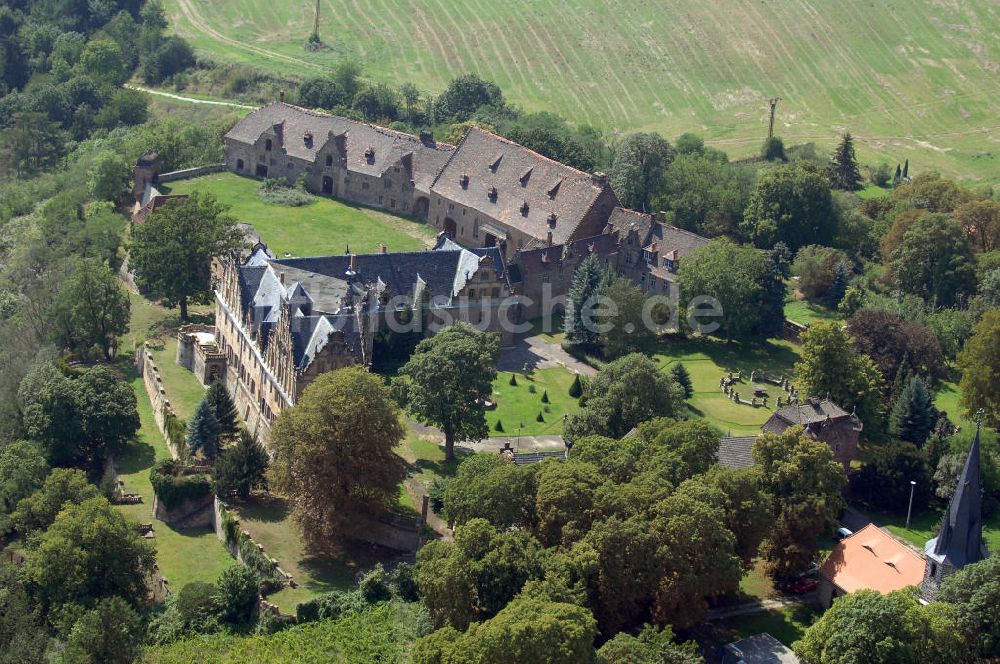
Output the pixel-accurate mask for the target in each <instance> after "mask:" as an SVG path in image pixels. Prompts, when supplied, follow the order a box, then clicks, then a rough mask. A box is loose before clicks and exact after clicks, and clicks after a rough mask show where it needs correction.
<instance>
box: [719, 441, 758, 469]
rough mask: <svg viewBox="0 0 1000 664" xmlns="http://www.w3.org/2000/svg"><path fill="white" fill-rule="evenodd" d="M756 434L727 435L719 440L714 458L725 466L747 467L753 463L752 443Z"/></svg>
mask: <svg viewBox="0 0 1000 664" xmlns="http://www.w3.org/2000/svg"><path fill="white" fill-rule="evenodd" d="M756 440H757V436H727V437H725V438H723V439H722V440H720V441H719V451H718V452H717V453H716V455H715V458H716V460H717V461H718V462H719V465H720V466H725V467H726V468H749V467H750V466H752V465H753V453H752V450H753V444H754V441H756Z"/></svg>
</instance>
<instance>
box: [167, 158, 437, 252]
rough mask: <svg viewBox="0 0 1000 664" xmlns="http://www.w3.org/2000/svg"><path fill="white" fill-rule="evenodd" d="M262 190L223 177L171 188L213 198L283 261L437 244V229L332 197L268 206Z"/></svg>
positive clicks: (253, 183) (229, 175)
mask: <svg viewBox="0 0 1000 664" xmlns="http://www.w3.org/2000/svg"><path fill="white" fill-rule="evenodd" d="M259 186H260V181H259V180H254V179H252V178H245V177H240V176H238V175H235V174H233V173H220V174H216V175H206V176H204V177H200V178H194V179H191V180H181V181H179V182H175V183H171V185H170V187H169V189H170V193H173V194H187V193H191V192H192V191H199V192H208V193H211V194H213V195H214V196H215V197H216V198H217V199H218V200H219V201H220V202H222V203H225V204H226V205H229V206H230V207H231V214H232V215H233V216H234V217H235V218H236V219H237V220H238V221H241V222H245V223H248V224H252V225H253V227H254V228H255V229H257V232H258V233H259V234H260V236H261V237H262V238H263V239H264V242H266V243H267V245H268V247H269V248H270V249H271V251H273V252H274V253H275V255H277V256H282V255H284V254H285V253H286V252H287V253H290V254H292V255H293V256H324V255H333V254H342V253H344V251H345V249H346V247H348V246H350V248H351V251H353V252H355V253H375V252H377V251H378V246H379V243H383V244H385V245H386V246H388V247H389V251H419V250H421V249H425V248H427V247H429V246H431V245H432V244H433V241H434V231H433V229H432V228H430V227H429V226H427V225H425V224H421V223H418V222H416V221H412V220H410V219H406V218H403V217H396V216H393V215H390V214H386V213H384V212H379V211H376V210H371V209H368V208H364V207H361V206H357V205H350V204H348V203H344V202H341V201H335V200H333V199H330V198H323V197H316V199H315V200H314V201H313V202H312V203H310V204H309V205H304V206H301V207H285V206H281V205H272V204H270V203H265V202H264V201H262V200H261V199H260V196H259V195H258V194H257V188H258V187H259ZM163 188H164V189H167V187H163Z"/></svg>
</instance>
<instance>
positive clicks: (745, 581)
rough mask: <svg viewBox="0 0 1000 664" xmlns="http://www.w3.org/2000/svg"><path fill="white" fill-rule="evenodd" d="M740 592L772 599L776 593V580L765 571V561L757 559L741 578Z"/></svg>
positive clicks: (749, 595) (752, 596) (759, 597)
mask: <svg viewBox="0 0 1000 664" xmlns="http://www.w3.org/2000/svg"><path fill="white" fill-rule="evenodd" d="M740 592H741V593H742V594H743V595H747V596H748V597H750V598H756V599H771V598H772V597H774V595H775V590H774V582H773V581H772V580H771V577H769V576H768V575H767V573H766V572H765V571H764V562H763V561H762V560H755V561H754V566H753V567H751V568H750V569H749V570H748V571H747V573H746V574H744V575H743V578H742V579H740Z"/></svg>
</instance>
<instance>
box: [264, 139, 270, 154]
mask: <svg viewBox="0 0 1000 664" xmlns="http://www.w3.org/2000/svg"><path fill="white" fill-rule="evenodd" d="M264 149H265V150H267V151H268V152H270V151H271V139H270V138H269V139H267V140H266V141H264Z"/></svg>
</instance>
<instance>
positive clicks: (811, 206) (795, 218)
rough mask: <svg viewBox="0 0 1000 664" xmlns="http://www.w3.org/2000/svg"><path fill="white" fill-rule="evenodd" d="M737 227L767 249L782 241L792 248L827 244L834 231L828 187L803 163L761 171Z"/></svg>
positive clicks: (749, 238) (834, 218) (815, 172)
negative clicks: (741, 220) (740, 222)
mask: <svg viewBox="0 0 1000 664" xmlns="http://www.w3.org/2000/svg"><path fill="white" fill-rule="evenodd" d="M740 230H741V231H742V233H743V235H744V237H746V238H747V239H748V240H750V241H751V242H753V243H754V244H755V245H756V246H758V247H761V248H764V249H767V248H770V247H772V246H774V244H775V243H776V242H784V243H785V244H786V245H788V247H789V248H790V249H791V250H792V251H797V250H798V249H799V248H800V247H804V246H805V245H807V244H822V245H829V244H830V243H831V240H832V239H833V237H834V236H835V235H836V233H837V219H836V215H835V213H834V208H833V200H832V198H831V197H830V186H829V183H828V182H827V181H826V178H824V177H823V176H822V175H821V174H820V173H819V172H818V171H816V170H815V169H814V168H812V167H810V166H808V165H804V164H801V163H799V164H790V165H787V166H779V167H777V168H774V169H771V170H769V171H767V172H765V173H763V174H762V175H761V176H760V177H759V178H758V179H757V186H756V188H755V189H754V192H753V194H752V195H751V196H750V202H749V203H748V204H747V209H746V212H745V213H744V216H743V223H742V224H741V227H740Z"/></svg>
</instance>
